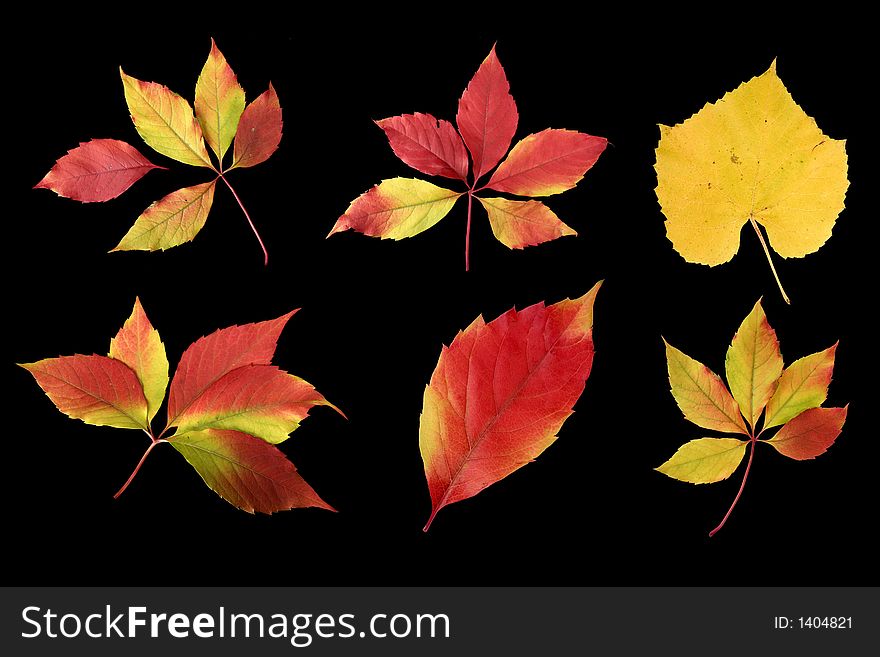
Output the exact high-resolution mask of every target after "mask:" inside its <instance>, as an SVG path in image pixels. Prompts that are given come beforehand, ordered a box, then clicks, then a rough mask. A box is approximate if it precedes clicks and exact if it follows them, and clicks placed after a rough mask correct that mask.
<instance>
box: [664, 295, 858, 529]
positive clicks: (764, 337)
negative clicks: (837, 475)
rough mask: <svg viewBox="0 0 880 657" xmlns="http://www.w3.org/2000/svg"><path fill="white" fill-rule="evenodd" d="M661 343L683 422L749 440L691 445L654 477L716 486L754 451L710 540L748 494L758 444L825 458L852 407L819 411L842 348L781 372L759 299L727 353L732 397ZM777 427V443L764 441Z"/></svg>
mask: <svg viewBox="0 0 880 657" xmlns="http://www.w3.org/2000/svg"><path fill="white" fill-rule="evenodd" d="M664 343H665V344H666V362H667V367H668V370H669V383H670V388H671V391H672V396H673V397H674V398H675V401H676V403H677V404H678V407H679V408H680V409H681V412H682V413H683V414H684V416H685V418H686V419H687V420H689V421H691V422H693V423H694V424H696V425H697V426H700V427H702V428H704V429H711V430H714V431H721V432H724V433H731V434H740V435H742V436H744V437H745V438H744V439H742V438H730V437H727V438H713V437H705V438H698V439H696V440H691V441H690V442H687V443H685V444H684V445H682V446H681V447H680V448H679V449H678V451H677V452H676V453H675V454H673V456H672V457H671V458H670V459H669V460H668V461H666V462H665V463H663V464H662V465H660V466H659V467H658V468H656V469H657V471H658V472H662V473H663V474H665V475H667V476H669V477H672V478H673V479H678V480H679V481H686V482H689V483H692V484H708V483H714V482H718V481H722V480H724V479H727V478H728V477H730V475H732V474H733V473H734V472H735V471H736V469H737V468H738V467H739V465H740V463H741V462H742V460H743V458H744V457H745V454H746V447H748V449H749V458H748V463H747V464H746V469H745V473H744V474H743V478H742V483H741V484H740V487H739V492H738V493H737V494H736V497H735V498H734V500H733V503H732V504H731V505H730V508H729V509H728V511H727V513H726V514H725V516H724V518H723V519H722V520H721V522H720V523H719V524H718V526H717V527H715V529H713V530H712V531H711V532H709V535H710V536H713V535H715V533H716V532H717V531H718V530H719V529H721V528H722V527H723V526H724V524H725V523H726V522H727V519H728V518H729V517H730V514H731V513H732V512H733V509H734V507H735V506H736V504H737V502H738V501H739V499H740V497H741V496H742V493H743V490H745V486H746V481H747V480H748V477H749V471H750V470H751V467H752V461H753V459H754V456H755V445H756V444H757V443H758V442H766V443H769V444H770V445H772V446H773V447H774V448H776V450H777V451H778V452H779V453H780V454H783V455H785V456H788V457H789V458H792V459H796V460H803V459H811V458H815V457H816V456H818V455H820V454H823V453H824V452H825V451H826V450H827V449H828V448H829V447H830V446H831V445H832V444H833V443H834V441H835V440H836V439H837V437H838V436H839V435H840V432H841V430H842V428H843V423H844V422H845V420H846V412H847V407H844V408H820V406H821V404H822V403H823V402H824V401H825V399H826V397H827V396H828V384H829V383H830V382H831V371H832V369H833V368H834V352H835V350H836V349H837V345H836V344H835V345H833V346H832V347H830V348H828V349H826V350H825V351H821V352H819V353H816V354H812V355H811V356H805V357H804V358H801V359H799V360H796V361H795V362H794V363H792V364H791V365H789V366H788V368H786V369H784V370H783V361H782V354H781V352H780V349H779V341H778V340H777V338H776V331H774V330H773V328H772V327H771V326H770V323H769V322H768V321H767V316H766V315H765V313H764V308H763V307H762V306H761V300H760V299H759V300H758V302H757V303H756V304H755V306H754V308H752V311H751V312H750V313H749V314H748V315H747V316H746V318H745V319H744V320H743V322H742V324H741V325H740V327H739V329H738V330H737V331H736V334H735V335H734V336H733V340H731V343H730V347H729V348H728V350H727V357H726V359H725V372H726V375H727V383H728V385H729V386H730V389H729V390H728V388H727V386H725V385H724V382H723V381H722V380H721V377H719V376H718V375H717V374H715V373H714V372H712V370H710V369H709V368H708V367H706V366H705V365H703V364H702V363H700V362H698V361H696V360H694V359H693V358H691V357H690V356H687V355H686V354H684V353H682V352H681V351H679V350H678V349H676V348H675V347H673V346H671V345H670V344H669V343H668V342H665V340H664ZM762 416H763V418H764V420H763V425H762V426H761V427H760V429H759V422H760V420H761V417H762ZM780 425H782V428H781V429H779V430H778V431H777V432H776V435H774V436H773V437H771V438H765V437H764V435H765V433H766V432H767V431H768V430H770V429H773V428H775V427H777V426H780Z"/></svg>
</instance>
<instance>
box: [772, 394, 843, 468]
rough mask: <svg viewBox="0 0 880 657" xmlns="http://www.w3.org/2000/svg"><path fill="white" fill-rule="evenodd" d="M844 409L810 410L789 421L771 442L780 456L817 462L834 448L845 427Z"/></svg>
mask: <svg viewBox="0 0 880 657" xmlns="http://www.w3.org/2000/svg"><path fill="white" fill-rule="evenodd" d="M848 408H849V406H844V407H843V408H810V409H807V410H806V411H804V412H803V413H801V414H800V415H798V416H797V417H795V418H794V419H792V420H789V421H788V422H787V423H786V424H785V425H784V426H783V427H782V428H781V429H780V430H779V432H778V433H777V434H776V435H775V436H773V437H772V438H771V439H770V440H768V441H767V442H768V443H770V444H771V445H773V447H775V448H776V451H777V452H779V453H780V454H784V455H785V456H787V457H789V458H792V459H795V460H797V461H803V460H805V459H814V458H816V457H817V456H819V455H820V454H824V453H825V451H826V450H827V449H828V448H829V447H831V445H832V444H834V441H835V440H837V437H838V436H839V435H840V432H841V431H842V430H843V423H844V422H846V411H847V409H848Z"/></svg>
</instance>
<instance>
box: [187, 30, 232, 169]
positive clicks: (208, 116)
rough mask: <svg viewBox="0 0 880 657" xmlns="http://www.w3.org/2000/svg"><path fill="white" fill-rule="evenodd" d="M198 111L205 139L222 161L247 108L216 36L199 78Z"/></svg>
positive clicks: (197, 91)
mask: <svg viewBox="0 0 880 657" xmlns="http://www.w3.org/2000/svg"><path fill="white" fill-rule="evenodd" d="M195 110H196V119H198V122H199V125H200V126H201V127H202V133H203V134H204V136H205V141H206V142H208V146H210V147H211V150H212V151H214V153H215V154H216V155H217V160H218V161H220V162H222V161H223V156H224V155H225V154H226V151H227V150H228V149H229V145H230V144H231V143H232V139H233V137H235V131H236V130H237V129H238V120H239V119H240V118H241V113H242V112H243V111H244V89H242V88H241V85H240V84H239V83H238V78H237V77H236V76H235V73H234V72H233V71H232V67H230V66H229V63H228V62H227V61H226V58H225V57H224V56H223V53H221V52H220V50H219V49H218V48H217V44H216V43H214V39H211V52H210V54H209V55H208V59H207V61H206V62H205V65H204V67H202V72H201V73H200V74H199V79H198V80H197V81H196V100H195Z"/></svg>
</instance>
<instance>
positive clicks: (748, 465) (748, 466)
mask: <svg viewBox="0 0 880 657" xmlns="http://www.w3.org/2000/svg"><path fill="white" fill-rule="evenodd" d="M783 294H784V292H783ZM750 438H751V440H749V462H748V463H746V471H745V474H744V475H743V480H742V483H741V484H740V486H739V490H738V491H737V493H736V497H734V498H733V503H732V504H731V505H730V508H729V509H728V510H727V513H725V514H724V517H723V518H722V519H721V522H720V523H718V526H717V527H716V528H715V529H713V530H712V531H710V532H709V536H710V537H712V536H715V534H717V533H718V530H719V529H721V528H722V527H724V523H726V522H727V519H728V518H729V517H730V514H731V513H733V508H734V507H735V506H736V503H737V502H739V498H740V497H741V496H742V494H743V490H744V489H745V487H746V480H747V479H748V478H749V471H750V470H751V469H752V459H754V457H755V443H756V442H757V439H756V438H755V437H754V436H750Z"/></svg>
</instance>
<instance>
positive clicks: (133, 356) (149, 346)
mask: <svg viewBox="0 0 880 657" xmlns="http://www.w3.org/2000/svg"><path fill="white" fill-rule="evenodd" d="M109 356H110V358H115V359H116V360H118V361H121V362H123V363H125V364H126V365H128V366H129V367H130V368H131V369H132V371H133V372H134V373H135V375H136V376H137V378H138V380H139V381H140V383H141V386H142V387H143V390H144V396H145V397H146V399H147V420H148V421H152V419H153V418H154V417H155V415H156V412H157V411H158V410H159V407H160V406H161V405H162V400H163V399H165V390H166V389H167V388H168V357H167V356H166V355H165V345H164V344H162V339H161V338H160V337H159V332H158V331H157V330H156V329H154V328H153V325H152V324H151V323H150V320H149V318H148V317H147V314H146V313H145V312H144V309H143V306H141V301H140V299H137V298H136V299H135V300H134V309H133V310H132V311H131V316H130V317H129V318H128V319H127V320H125V324H123V325H122V328H121V329H119V332H118V333H117V334H116V337H115V338H113V339H112V340H110V353H109Z"/></svg>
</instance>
